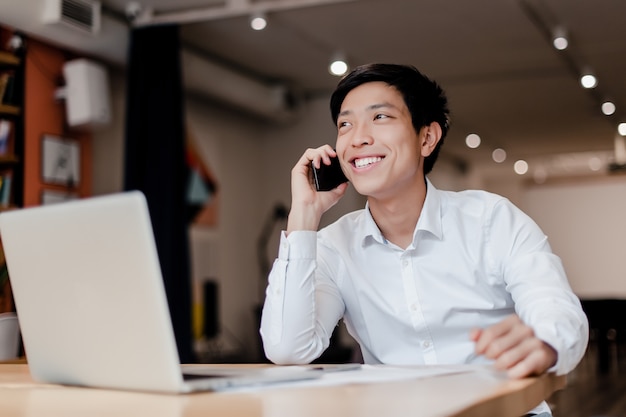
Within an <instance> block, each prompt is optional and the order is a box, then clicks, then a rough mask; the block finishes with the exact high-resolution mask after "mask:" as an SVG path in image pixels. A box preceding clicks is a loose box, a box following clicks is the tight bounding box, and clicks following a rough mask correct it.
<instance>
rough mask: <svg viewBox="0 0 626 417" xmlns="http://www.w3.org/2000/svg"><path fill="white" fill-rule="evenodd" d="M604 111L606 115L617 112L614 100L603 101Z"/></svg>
mask: <svg viewBox="0 0 626 417" xmlns="http://www.w3.org/2000/svg"><path fill="white" fill-rule="evenodd" d="M602 113H604V114H605V115H606V116H610V115H612V114H613V113H615V104H613V102H611V101H605V102H604V103H602Z"/></svg>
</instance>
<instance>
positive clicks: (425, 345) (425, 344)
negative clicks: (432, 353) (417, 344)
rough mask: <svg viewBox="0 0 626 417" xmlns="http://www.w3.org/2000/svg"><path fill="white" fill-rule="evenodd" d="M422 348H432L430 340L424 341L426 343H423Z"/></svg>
mask: <svg viewBox="0 0 626 417" xmlns="http://www.w3.org/2000/svg"><path fill="white" fill-rule="evenodd" d="M422 346H424V347H425V348H427V347H430V342H429V341H428V340H424V343H422Z"/></svg>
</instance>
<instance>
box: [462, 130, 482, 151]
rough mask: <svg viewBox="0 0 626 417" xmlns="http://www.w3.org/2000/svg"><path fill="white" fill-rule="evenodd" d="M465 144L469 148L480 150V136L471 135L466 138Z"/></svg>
mask: <svg viewBox="0 0 626 417" xmlns="http://www.w3.org/2000/svg"><path fill="white" fill-rule="evenodd" d="M465 144H466V145H467V147H468V148H472V149H476V148H478V147H479V146H480V136H478V135H477V134H476V133H470V134H469V135H467V137H466V138H465Z"/></svg>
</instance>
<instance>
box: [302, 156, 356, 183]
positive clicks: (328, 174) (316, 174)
mask: <svg viewBox="0 0 626 417" xmlns="http://www.w3.org/2000/svg"><path fill="white" fill-rule="evenodd" d="M330 161H331V163H330V165H325V164H324V162H323V161H322V162H321V165H320V167H319V168H315V166H314V165H313V162H311V171H313V181H314V182H315V189H316V190H317V191H330V190H332V189H334V188H337V186H339V184H343V183H344V182H348V179H347V178H346V176H345V175H344V173H343V171H342V170H341V165H340V164H339V159H338V158H337V157H334V158H331V159H330Z"/></svg>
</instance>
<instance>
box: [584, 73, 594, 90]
mask: <svg viewBox="0 0 626 417" xmlns="http://www.w3.org/2000/svg"><path fill="white" fill-rule="evenodd" d="M580 85H582V86H583V87H585V88H594V87H595V86H596V85H598V79H597V78H596V77H595V75H593V74H590V73H586V74H584V75H583V76H582V77H580Z"/></svg>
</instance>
